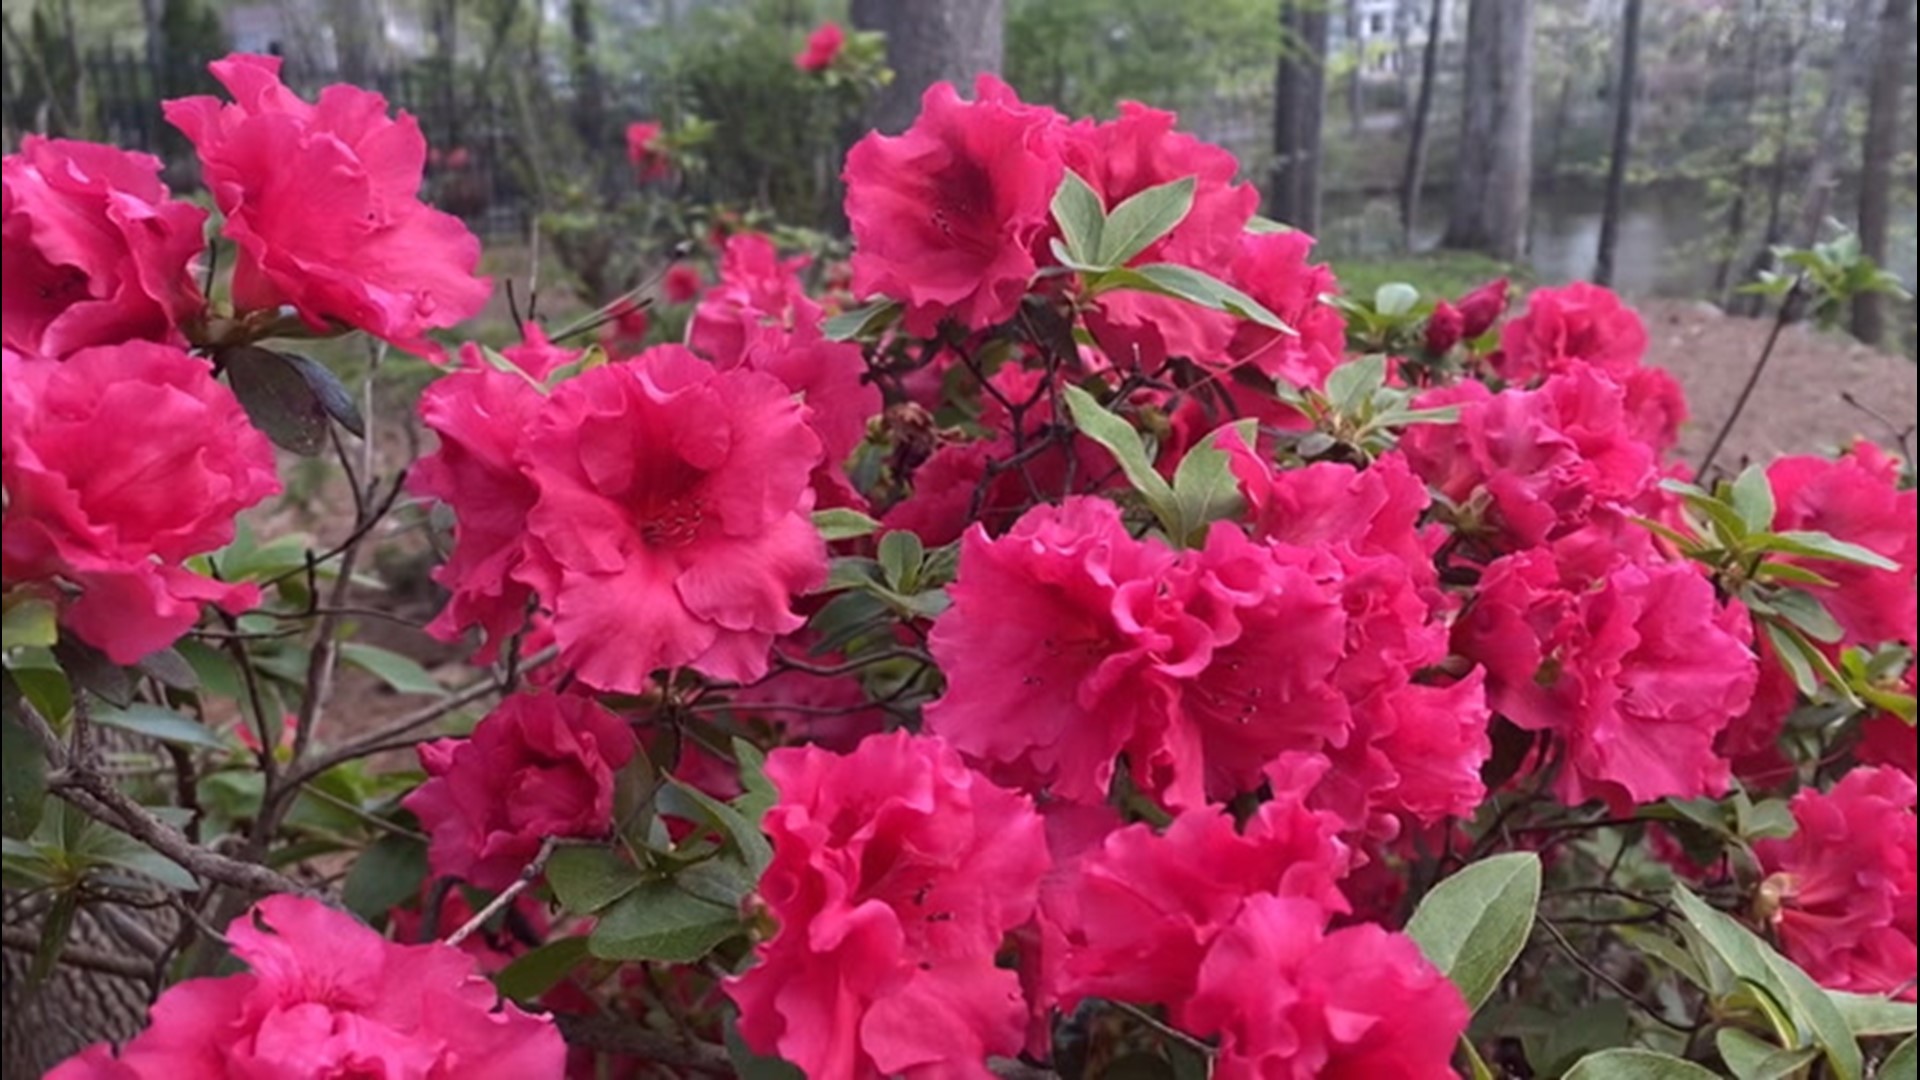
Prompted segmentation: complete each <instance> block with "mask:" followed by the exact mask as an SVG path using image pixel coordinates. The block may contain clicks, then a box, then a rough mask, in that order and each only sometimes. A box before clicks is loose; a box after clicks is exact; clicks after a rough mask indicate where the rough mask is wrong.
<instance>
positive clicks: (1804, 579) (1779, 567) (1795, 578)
mask: <svg viewBox="0 0 1920 1080" xmlns="http://www.w3.org/2000/svg"><path fill="white" fill-rule="evenodd" d="M1753 576H1754V577H1755V578H1756V579H1758V580H1761V581H1784V582H1786V583H1788V584H1790V585H1816V586H1819V587H1821V588H1827V589H1837V588H1839V587H1840V583H1839V582H1837V581H1835V580H1833V579H1832V578H1830V577H1827V576H1826V575H1825V574H1816V573H1814V572H1813V571H1811V570H1809V569H1807V568H1806V567H1804V566H1795V565H1793V564H1792V563H1783V562H1775V561H1773V560H1771V559H1768V560H1765V561H1763V562H1761V564H1760V565H1759V566H1758V567H1757V568H1755V570H1754V572H1753Z"/></svg>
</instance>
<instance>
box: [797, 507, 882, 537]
mask: <svg viewBox="0 0 1920 1080" xmlns="http://www.w3.org/2000/svg"><path fill="white" fill-rule="evenodd" d="M813 527H814V528H816V529H819V530H820V536H821V537H822V538H823V539H825V540H826V542H827V543H829V544H831V543H833V542H835V541H837V540H853V539H857V538H858V537H862V536H870V535H872V534H873V533H875V532H878V531H879V529H880V523H879V522H877V521H875V520H873V519H872V518H870V517H868V516H867V515H865V514H863V513H861V512H860V511H858V510H850V509H848V508H846V507H844V506H836V507H833V508H832V509H830V510H815V511H814V512H813Z"/></svg>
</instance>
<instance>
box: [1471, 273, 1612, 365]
mask: <svg viewBox="0 0 1920 1080" xmlns="http://www.w3.org/2000/svg"><path fill="white" fill-rule="evenodd" d="M1646 351H1647V328H1646V325H1645V324H1644V323H1642V322H1641V321H1640V316H1639V315H1637V314H1635V312H1634V310H1633V309H1632V308H1630V307H1628V306H1627V305H1625V304H1623V303H1621V302H1620V297H1618V296H1616V295H1615V294H1614V293H1613V292H1612V290H1610V289H1607V288H1605V287H1604V286H1600V285H1592V284H1589V283H1587V282H1584V281H1576V282H1574V283H1573V284H1571V285H1564V286H1561V287H1559V288H1553V289H1535V290H1534V291H1533V293H1532V295H1530V296H1528V297H1527V310H1526V311H1525V312H1524V313H1523V314H1521V315H1520V316H1519V317H1518V318H1514V319H1510V320H1508V322H1507V324H1506V325H1505V326H1503V327H1501V328H1500V351H1499V352H1497V353H1495V354H1494V355H1493V356H1492V357H1491V362H1492V363H1493V366H1494V369H1495V370H1496V371H1498V372H1499V373H1500V376H1501V377H1502V378H1504V379H1506V380H1508V381H1509V382H1516V383H1524V382H1529V381H1532V380H1533V379H1536V378H1538V377H1540V376H1543V375H1552V374H1555V373H1558V372H1562V371H1567V370H1569V369H1572V368H1576V367H1587V366H1591V367H1596V368H1599V369H1600V370H1602V371H1604V372H1606V373H1607V374H1609V375H1612V376H1614V377H1616V378H1618V377H1620V376H1624V375H1626V374H1627V373H1629V372H1631V371H1633V370H1634V369H1636V368H1638V367H1639V366H1640V359H1641V357H1643V356H1644V355H1646Z"/></svg>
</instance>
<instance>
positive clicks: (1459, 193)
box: [1444, 0, 1533, 262]
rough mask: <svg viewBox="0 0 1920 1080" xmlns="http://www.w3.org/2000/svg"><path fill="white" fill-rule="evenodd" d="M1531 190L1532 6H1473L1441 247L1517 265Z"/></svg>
mask: <svg viewBox="0 0 1920 1080" xmlns="http://www.w3.org/2000/svg"><path fill="white" fill-rule="evenodd" d="M1532 183H1533V0H1472V4H1471V7H1469V8H1468V13H1467V56H1466V103H1465V107H1464V108H1463V109H1462V120H1461V125H1460V154H1459V162H1458V165H1457V168H1456V169H1455V172H1454V183H1453V203H1452V206H1451V207H1450V208H1449V212H1448V215H1447V232H1446V238H1445V240H1444V244H1445V246H1447V247H1451V248H1462V249H1467V250H1473V251H1484V252H1486V253H1487V254H1489V255H1492V256H1493V257H1494V258H1497V259H1505V260H1507V261H1509V262H1511V261H1516V260H1518V259H1519V258H1520V257H1521V256H1522V255H1524V254H1525V252H1526V246H1527V216H1528V213H1529V211H1530V209H1531V194H1532V193H1531V190H1530V189H1531V187H1532Z"/></svg>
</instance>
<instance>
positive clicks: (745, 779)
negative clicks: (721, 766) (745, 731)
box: [733, 737, 780, 826]
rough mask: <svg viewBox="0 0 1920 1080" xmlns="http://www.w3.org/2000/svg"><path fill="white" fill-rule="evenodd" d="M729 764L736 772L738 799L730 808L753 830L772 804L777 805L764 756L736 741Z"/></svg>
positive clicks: (778, 796)
mask: <svg viewBox="0 0 1920 1080" xmlns="http://www.w3.org/2000/svg"><path fill="white" fill-rule="evenodd" d="M733 760H734V761H735V762H737V763H738V764H739V769H740V797H739V798H737V799H735V800H733V808H734V809H735V810H738V811H740V815H741V816H742V817H744V818H746V819H747V820H748V821H751V822H753V823H754V825H756V826H757V825H759V824H760V820H761V819H762V818H764V817H766V815H767V811H768V810H770V809H772V808H773V804H774V803H776V802H779V801H780V793H779V791H777V790H775V788H774V786H773V781H771V780H768V779H767V755H765V754H763V753H761V752H760V748H759V747H757V746H755V745H753V744H752V743H750V742H748V741H747V740H745V739H742V738H738V737H736V738H735V739H734V740H733Z"/></svg>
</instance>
